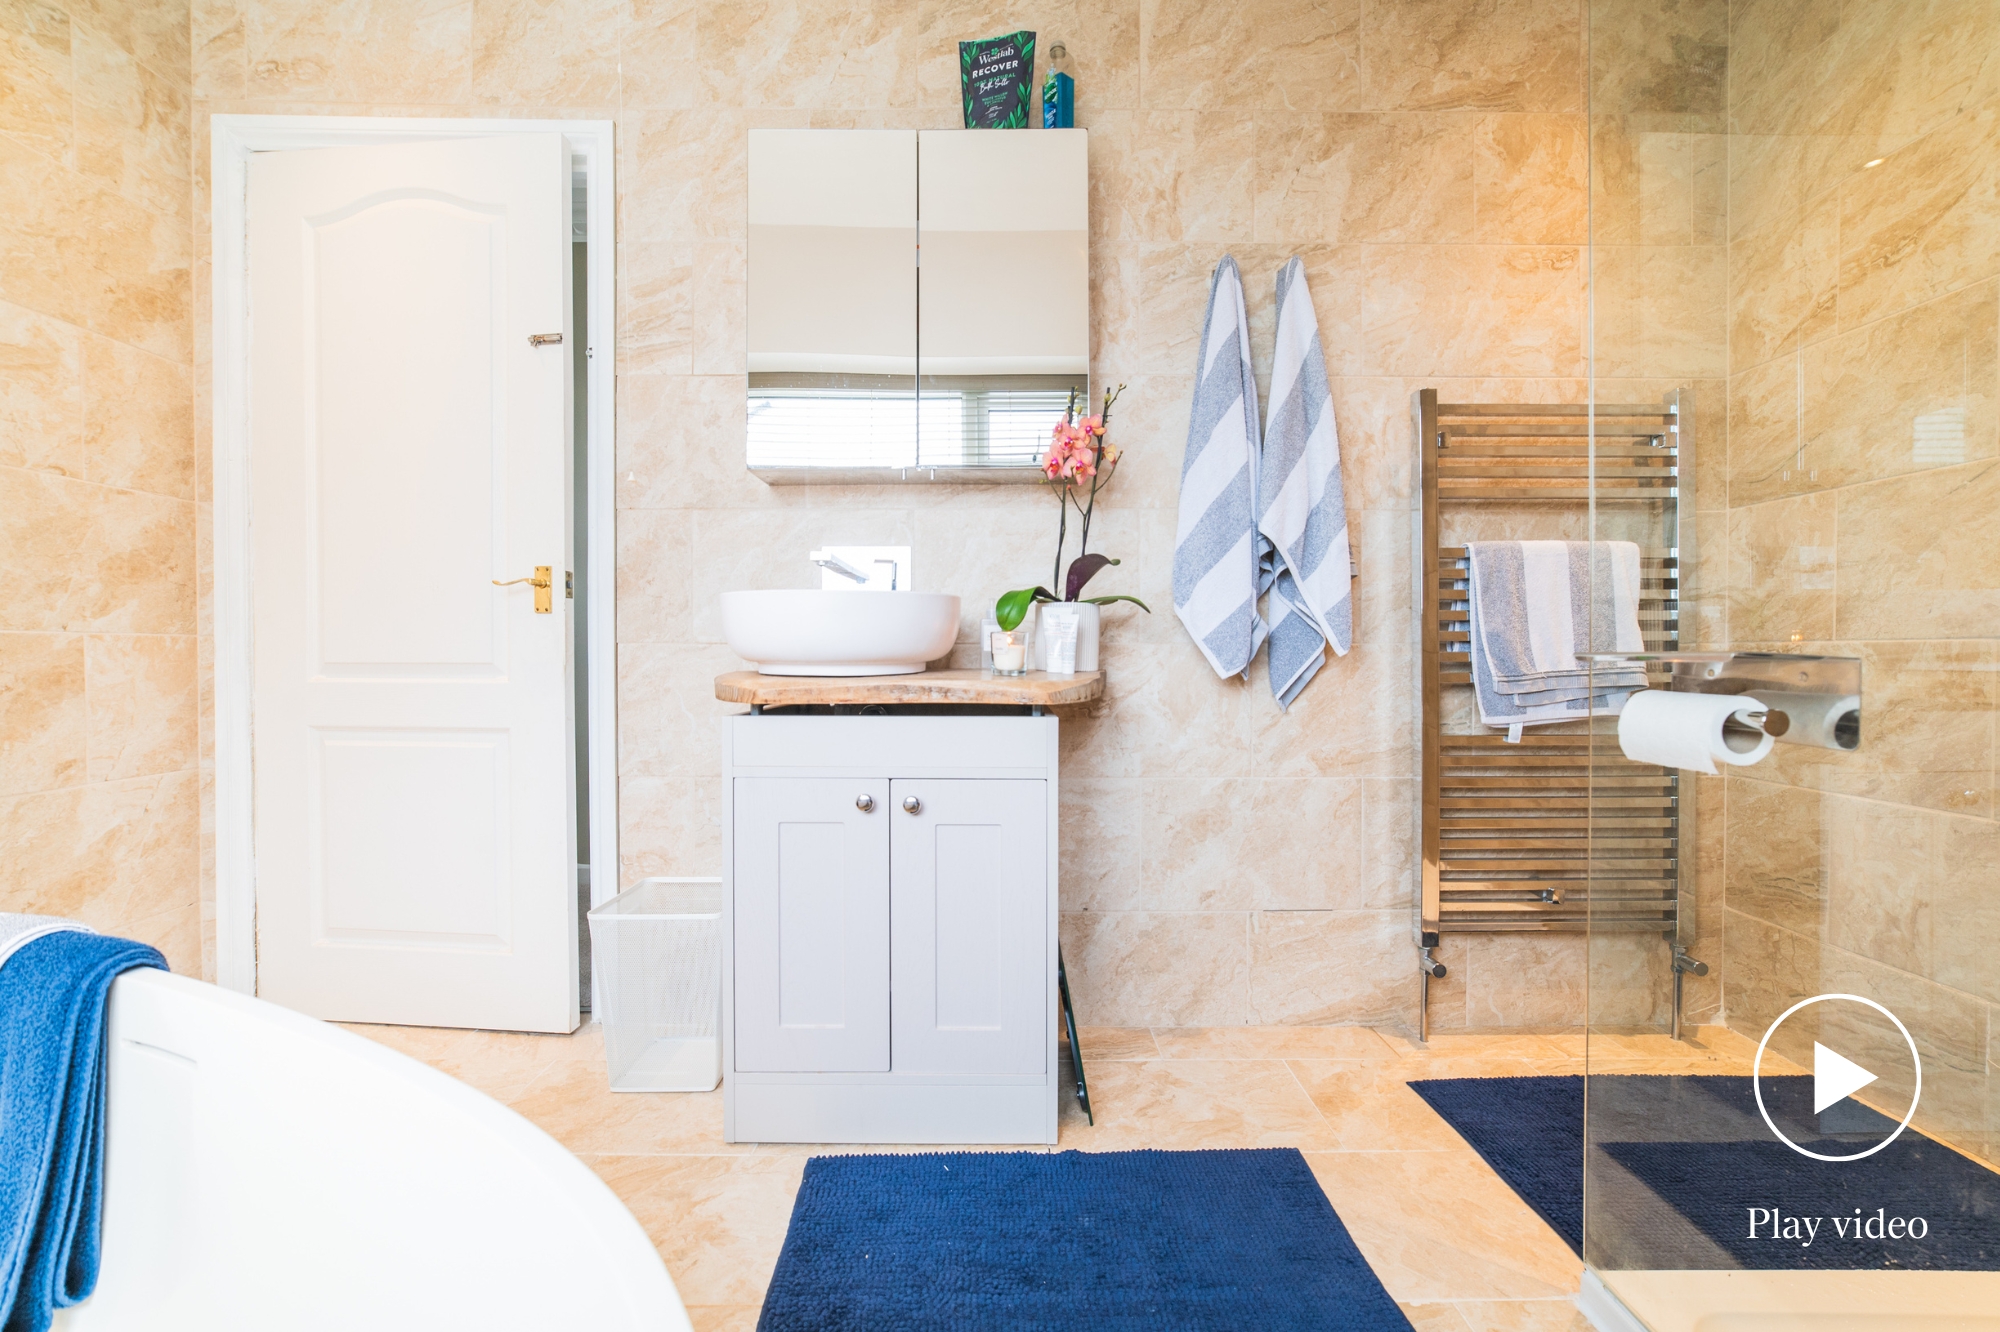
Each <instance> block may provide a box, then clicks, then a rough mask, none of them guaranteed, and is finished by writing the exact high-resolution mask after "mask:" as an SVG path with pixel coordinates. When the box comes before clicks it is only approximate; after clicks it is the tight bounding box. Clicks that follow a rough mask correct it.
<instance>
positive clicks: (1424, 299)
mask: <svg viewBox="0 0 2000 1332" xmlns="http://www.w3.org/2000/svg"><path fill="white" fill-rule="evenodd" d="M1357 251H1358V253H1356V252H1357ZM1338 254H1339V264H1338V265H1337V266H1338V267H1340V268H1347V267H1349V266H1350V265H1351V269H1352V271H1355V272H1357V273H1358V274H1359V275H1360V277H1361V281H1362V284H1363V290H1364V291H1365V293H1366V295H1365V299H1366V301H1367V310H1366V315H1365V318H1366V326H1365V329H1364V331H1363V333H1362V338H1361V340H1362V358H1363V361H1362V366H1363V370H1362V372H1363V373H1368V374H1391V375H1409V376H1431V375H1502V374H1506V375H1534V376H1553V375H1573V374H1579V373H1581V372H1582V370H1583V364H1584V348H1583V325H1584V318H1583V316H1584V306H1585V291H1586V281H1585V278H1586V270H1585V264H1584V255H1583V252H1582V251H1581V250H1579V249H1576V248H1573V247H1570V246H1561V245H1550V246H1525V245H1514V246H1476V245H1463V246H1461V245H1449V246H1446V245H1369V246H1343V247H1340V250H1339V252H1338ZM1315 285H1317V283H1315ZM1321 332H1322V337H1324V334H1325V329H1324V327H1322V330H1321ZM1329 352H1331V348H1329ZM1329 360H1330V361H1331V360H1332V358H1331V355H1330V356H1329ZM1332 372H1333V373H1336V374H1339V373H1351V372H1350V371H1349V370H1347V368H1346V365H1345V364H1340V365H1338V366H1337V368H1333V370H1332Z"/></svg>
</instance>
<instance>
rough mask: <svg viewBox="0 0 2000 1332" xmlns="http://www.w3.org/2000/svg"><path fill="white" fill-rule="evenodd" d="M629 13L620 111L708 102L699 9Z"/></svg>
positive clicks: (655, 2)
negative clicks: (703, 72) (703, 69)
mask: <svg viewBox="0 0 2000 1332" xmlns="http://www.w3.org/2000/svg"><path fill="white" fill-rule="evenodd" d="M630 11H631V16H630V21H629V22H628V23H627V24H626V25H625V26H624V28H623V31H622V32H621V33H620V35H619V48H618V64H617V75H618V98H617V100H618V105H619V108H620V109H621V110H622V111H634V110H638V109H641V108H653V107H662V108H668V107H670V108H685V107H691V106H695V105H697V104H698V103H700V102H701V101H703V100H705V98H704V96H703V87H702V66H701V47H700V33H699V29H698V26H697V20H698V18H699V15H700V13H701V6H700V5H699V4H697V3H695V0H637V2H636V3H633V4H631V5H630ZM621 294H622V293H621Z"/></svg>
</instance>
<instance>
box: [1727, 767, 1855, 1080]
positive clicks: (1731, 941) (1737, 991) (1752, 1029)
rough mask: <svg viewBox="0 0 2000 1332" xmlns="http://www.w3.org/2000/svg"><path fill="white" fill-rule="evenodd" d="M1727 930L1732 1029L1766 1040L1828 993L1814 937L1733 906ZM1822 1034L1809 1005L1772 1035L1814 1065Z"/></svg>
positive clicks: (1781, 1047)
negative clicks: (1776, 1025)
mask: <svg viewBox="0 0 2000 1332" xmlns="http://www.w3.org/2000/svg"><path fill="white" fill-rule="evenodd" d="M1732 794H1734V792H1732ZM1722 928H1723V957H1724V961H1723V975H1724V980H1723V997H1724V1012H1725V1013H1726V1014H1727V1015H1728V1018H1729V1026H1730V1029H1731V1030H1732V1031H1738V1032H1742V1033H1743V1034H1744V1035H1746V1036H1748V1037H1749V1038H1750V1039H1751V1040H1761V1039H1762V1038H1763V1036H1764V1032H1765V1030H1766V1029H1767V1028H1768V1027H1769V1026H1770V1025H1771V1024H1772V1023H1773V1022H1775V1021H1777V1018H1778V1014H1780V1013H1782V1012H1784V1011H1785V1010H1786V1009H1788V1008H1790V1007H1791V1006H1792V1005H1793V1004H1796V1003H1798V1002H1799V1001H1800V1000H1801V999H1810V998H1811V997H1812V996H1813V995H1816V994H1822V993H1825V992H1826V990H1827V988H1828V987H1827V986H1826V985H1825V984H1823V983H1822V981H1823V977H1822V976H1821V974H1820V973H1821V956H1820V948H1819V945H1818V944H1817V943H1816V942H1814V941H1813V940H1811V939H1808V938H1806V937H1804V936H1803V935H1797V934H1793V933H1791V932H1790V931H1788V930H1783V929H1780V928H1778V927H1777V926H1776V925H1772V924H1769V923H1767V922H1765V921H1762V920H1759V919H1757V918H1756V917H1755V916H1746V915H1744V914H1742V913H1741V912H1739V911H1736V910H1734V909H1733V908H1732V909H1729V910H1728V911H1726V912H1725V914H1724V916H1723V927H1722ZM1711 965H1713V964H1712V963H1711ZM1818 1032H1819V1016H1818V1014H1817V1013H1815V1012H1814V1011H1813V1010H1812V1009H1808V1010H1806V1011H1805V1012H1803V1013H1800V1014H1798V1015H1797V1016H1795V1017H1794V1018H1793V1019H1792V1020H1791V1021H1789V1022H1787V1023H1785V1025H1784V1027H1783V1028H1782V1029H1781V1030H1780V1031H1779V1032H1778V1033H1777V1034H1776V1035H1775V1036H1774V1037H1773V1038H1772V1048H1773V1049H1774V1050H1776V1051H1777V1053H1779V1054H1781V1055H1784V1056H1785V1057H1786V1058H1788V1059H1793V1060H1797V1061H1803V1062H1804V1063H1805V1064H1806V1066H1808V1067H1810V1066H1811V1064H1812V1042H1813V1039H1814V1037H1815V1036H1817V1035H1818Z"/></svg>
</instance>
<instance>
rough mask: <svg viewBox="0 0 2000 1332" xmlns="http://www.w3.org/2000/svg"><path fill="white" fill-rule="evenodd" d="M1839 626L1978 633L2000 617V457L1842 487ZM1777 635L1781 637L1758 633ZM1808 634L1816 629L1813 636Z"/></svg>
mask: <svg viewBox="0 0 2000 1332" xmlns="http://www.w3.org/2000/svg"><path fill="white" fill-rule="evenodd" d="M1839 502H1840V580H1839V582H1840V599H1839V615H1838V624H1839V627H1840V633H1841V635H1842V636H1844V637H1848V638H1946V637H1949V638H1973V637H1981V636H1984V635H1987V634H1990V633H1991V632H1992V627H1993V624H1994V623H1995V619H1994V617H1995V616H1996V615H2000V552H1996V551H1995V550H1994V547H1993V539H1994V530H1995V526H1996V524H2000V464H1996V463H1994V462H1990V461H1989V462H1983V463H1968V464H1966V465H1965V466H1963V467H1943V468H1937V469H1933V470H1930V471H1925V472H1916V473H1912V474H1910V475H1908V476H1905V477H1900V478H1898V479H1896V480H1893V481H1882V482H1877V483H1875V484H1873V485H1867V486H1855V487H1853V488H1851V489H1848V490H1843V491H1841V492H1840V495H1839ZM1760 636H1761V637H1775V635H1760ZM1808 636H1809V637H1810V636H1811V635H1808Z"/></svg>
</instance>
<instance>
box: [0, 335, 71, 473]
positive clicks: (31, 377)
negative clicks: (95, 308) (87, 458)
mask: <svg viewBox="0 0 2000 1332" xmlns="http://www.w3.org/2000/svg"><path fill="white" fill-rule="evenodd" d="M84 337H85V335H84V334H82V333H80V332H79V331H78V330H77V329H75V328H73V327H71V326H70V325H68V324H65V323H63V322H62V321H61V320H57V319H50V318H48V317H47V316H45V315H38V314H36V313H35V312H34V311H32V310H24V309H22V308H21V307H20V306H18V305H5V304H0V467H30V468H35V469H37V470H41V471H49V472H56V473H60V474H61V475H63V476H78V477H80V476H82V475H83V474H84V450H83V340H84Z"/></svg>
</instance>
